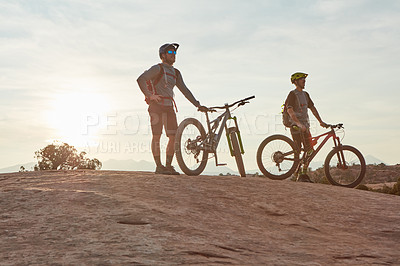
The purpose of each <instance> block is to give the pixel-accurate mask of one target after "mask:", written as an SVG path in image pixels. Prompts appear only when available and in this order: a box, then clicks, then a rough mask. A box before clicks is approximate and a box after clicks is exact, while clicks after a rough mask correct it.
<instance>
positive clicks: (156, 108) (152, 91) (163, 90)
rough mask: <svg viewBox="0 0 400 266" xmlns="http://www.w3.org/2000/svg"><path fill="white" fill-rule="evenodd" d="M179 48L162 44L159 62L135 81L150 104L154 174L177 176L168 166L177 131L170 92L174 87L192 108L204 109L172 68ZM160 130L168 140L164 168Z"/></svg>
mask: <svg viewBox="0 0 400 266" xmlns="http://www.w3.org/2000/svg"><path fill="white" fill-rule="evenodd" d="M178 47H179V44H177V43H166V44H164V45H162V46H161V47H160V49H159V55H160V59H161V61H162V63H160V64H157V65H154V66H152V67H151V68H150V69H148V70H147V71H145V72H144V73H143V74H142V75H140V76H139V78H138V79H137V82H138V84H139V87H140V89H141V91H142V92H143V94H144V95H145V97H146V102H147V103H148V104H149V108H148V112H149V115H150V122H151V130H152V134H153V138H152V141H151V151H152V153H153V157H154V161H155V163H156V171H155V172H156V173H158V174H169V175H179V173H178V172H177V171H176V170H175V169H174V167H173V166H172V165H171V163H172V159H173V157H174V152H175V149H174V143H175V134H176V129H177V128H178V123H177V120H176V114H175V110H174V108H175V109H176V104H175V100H174V92H173V88H174V87H175V85H176V86H177V87H178V89H179V90H180V91H181V92H182V93H183V95H184V96H185V97H186V98H187V99H188V100H189V101H190V102H191V103H192V104H193V105H194V106H196V107H197V108H200V109H201V110H203V109H204V108H205V107H202V106H201V105H200V102H199V101H197V100H196V98H195V97H194V96H193V94H192V93H191V92H190V90H189V89H188V88H187V87H186V85H185V83H184V82H183V78H182V75H181V73H180V71H179V70H178V69H176V68H174V67H173V64H174V63H175V59H176V52H177V50H178ZM163 128H165V132H166V134H167V137H168V138H169V140H168V145H167V151H166V154H167V156H166V165H165V166H164V165H163V164H162V163H161V156H160V138H161V134H162V129H163Z"/></svg>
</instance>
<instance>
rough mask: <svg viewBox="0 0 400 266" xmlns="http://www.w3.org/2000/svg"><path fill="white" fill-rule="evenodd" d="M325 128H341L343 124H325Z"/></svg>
mask: <svg viewBox="0 0 400 266" xmlns="http://www.w3.org/2000/svg"><path fill="white" fill-rule="evenodd" d="M327 128H331V129H334V128H338V129H341V128H344V127H343V124H342V123H340V124H337V125H327Z"/></svg>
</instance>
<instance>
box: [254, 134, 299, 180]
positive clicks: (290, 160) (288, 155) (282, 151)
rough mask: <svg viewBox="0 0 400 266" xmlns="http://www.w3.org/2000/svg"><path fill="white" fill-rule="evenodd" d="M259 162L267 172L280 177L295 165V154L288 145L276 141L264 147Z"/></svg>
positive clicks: (278, 140)
mask: <svg viewBox="0 0 400 266" xmlns="http://www.w3.org/2000/svg"><path fill="white" fill-rule="evenodd" d="M261 160H262V164H263V166H264V168H265V170H266V171H267V172H269V173H270V174H272V175H276V176H280V175H284V174H286V173H287V172H289V171H290V170H291V169H292V167H293V164H294V163H295V153H294V152H293V148H292V147H291V146H290V145H289V143H287V142H285V141H283V140H281V139H276V140H273V141H271V142H269V143H268V144H267V145H266V146H265V147H264V149H263V151H262V154H261Z"/></svg>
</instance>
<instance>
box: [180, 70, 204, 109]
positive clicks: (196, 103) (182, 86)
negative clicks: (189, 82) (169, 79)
mask: <svg viewBox="0 0 400 266" xmlns="http://www.w3.org/2000/svg"><path fill="white" fill-rule="evenodd" d="M175 72H176V86H177V87H178V89H179V90H180V91H181V92H182V94H183V95H184V96H185V97H186V99H188V100H189V101H190V102H191V103H192V104H193V105H194V106H196V107H200V102H199V101H198V100H196V98H195V97H194V96H193V94H192V92H191V91H190V90H189V89H188V87H186V85H185V82H183V78H182V74H181V72H180V71H179V70H178V69H175Z"/></svg>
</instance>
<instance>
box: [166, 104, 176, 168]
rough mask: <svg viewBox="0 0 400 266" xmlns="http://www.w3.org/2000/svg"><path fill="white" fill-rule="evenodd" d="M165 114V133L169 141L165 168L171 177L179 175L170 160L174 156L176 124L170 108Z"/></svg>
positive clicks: (172, 110)
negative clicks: (166, 115)
mask: <svg viewBox="0 0 400 266" xmlns="http://www.w3.org/2000/svg"><path fill="white" fill-rule="evenodd" d="M167 114H168V117H167V124H166V127H165V131H166V133H167V136H168V138H169V140H168V145H167V152H166V154H167V159H166V164H165V167H166V168H167V170H169V171H170V174H171V175H179V173H178V172H177V171H176V170H175V169H174V167H173V166H172V160H173V158H174V154H175V134H176V130H177V128H178V123H177V120H176V114H175V112H174V109H173V108H172V107H171V108H170V109H169V110H168V111H167Z"/></svg>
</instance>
